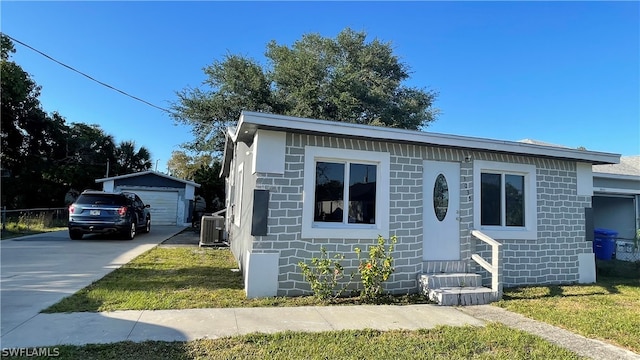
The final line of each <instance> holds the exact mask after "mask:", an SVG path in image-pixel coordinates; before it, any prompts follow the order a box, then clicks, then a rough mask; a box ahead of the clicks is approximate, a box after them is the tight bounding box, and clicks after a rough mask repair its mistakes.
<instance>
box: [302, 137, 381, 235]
mask: <svg viewBox="0 0 640 360" xmlns="http://www.w3.org/2000/svg"><path fill="white" fill-rule="evenodd" d="M389 159H390V156H389V153H383V152H373V151H360V150H344V149H330V148H321V147H315V146H307V147H305V164H304V171H305V176H304V192H303V211H302V213H303V214H302V221H303V224H302V237H303V238H314V237H323V238H348V239H350V238H353V239H357V238H376V237H377V236H378V235H383V236H385V237H388V232H389Z"/></svg>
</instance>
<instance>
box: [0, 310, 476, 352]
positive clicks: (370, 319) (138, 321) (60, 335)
mask: <svg viewBox="0 0 640 360" xmlns="http://www.w3.org/2000/svg"><path fill="white" fill-rule="evenodd" d="M483 324H484V322H483V321H482V320H478V319H476V318H474V317H473V316H470V315H467V314H464V313H463V312H461V311H459V310H458V309H456V308H452V307H441V306H437V305H409V306H390V305H380V306H376V305H361V306H306V307H273V308H229V309H188V310H156V311H150V310H140V311H113V312H103V313H70V314H64V313H57V314H38V315H37V316H36V317H34V318H33V319H31V320H30V321H28V322H27V323H25V324H23V325H22V326H20V327H19V328H17V329H15V330H13V331H12V332H10V333H8V334H6V335H4V336H3V337H2V347H3V348H7V347H12V348H15V347H34V346H55V345H58V344H74V345H83V344H89V343H112V342H117V341H125V340H131V341H144V340H161V341H190V340H195V339H216V338H220V337H225V336H234V335H242V334H249V333H253V332H262V333H275V332H281V331H286V330H292V331H309V332H316V331H331V330H347V329H351V330H355V329H364V328H370V329H379V330H391V329H410V330H415V329H422V328H432V327H434V326H437V325H452V326H464V325H475V326H482V325H483Z"/></svg>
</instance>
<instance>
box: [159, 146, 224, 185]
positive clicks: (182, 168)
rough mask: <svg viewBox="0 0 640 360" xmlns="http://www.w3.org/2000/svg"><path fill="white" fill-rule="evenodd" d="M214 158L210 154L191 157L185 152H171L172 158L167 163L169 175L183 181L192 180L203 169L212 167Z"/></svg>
mask: <svg viewBox="0 0 640 360" xmlns="http://www.w3.org/2000/svg"><path fill="white" fill-rule="evenodd" d="M212 163H213V157H212V156H211V155H210V154H207V153H205V154H202V155H198V156H189V155H187V153H186V152H184V151H173V152H171V158H170V159H169V161H168V162H167V167H168V168H169V174H170V175H171V176H175V177H177V178H181V179H187V180H191V179H193V177H194V175H195V173H196V172H197V171H198V169H200V168H201V167H205V168H206V167H210V166H211V164H212Z"/></svg>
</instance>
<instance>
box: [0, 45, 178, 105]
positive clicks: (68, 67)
mask: <svg viewBox="0 0 640 360" xmlns="http://www.w3.org/2000/svg"><path fill="white" fill-rule="evenodd" d="M0 34H2V35H3V36H6V37H8V38H9V39H11V40H12V41H14V42H16V43H18V44H20V45H22V46H24V47H27V48H29V49H31V50H33V51H35V52H37V53H38V54H40V55H42V56H44V57H46V58H47V59H49V60H51V61H53V62H55V63H58V64H59V65H62V66H64V67H66V68H67V69H69V70H71V71H75V72H77V73H78V74H80V75H82V76H84V77H86V78H88V79H90V80H92V81H95V82H97V83H98V84H100V85H102V86H105V87H107V88H109V89H111V90H115V91H117V92H119V93H121V94H123V95H125V96H128V97H130V98H132V99H135V100H138V101H140V102H143V103H145V104H147V105H149V106H151V107H154V108H156V109H159V110H162V111H164V112H166V113H169V114H172V112H171V111H169V110H167V109H165V108H162V107H160V106H157V105H154V104H152V103H150V102H148V101H146V100H143V99H141V98H139V97H137V96H133V95H131V94H129V93H127V92H125V91H122V90H120V89H118V88H115V87H113V86H111V85H109V84H107V83H104V82H102V81H100V80H97V79H95V78H93V77H91V76H89V75H87V74H85V73H83V72H82V71H80V70H76V69H75V68H73V67H71V66H69V65H67V64H65V63H62V62H60V61H58V60H56V59H54V58H52V57H51V56H49V55H47V54H45V53H43V52H42V51H40V50H38V49H36V48H34V47H32V46H29V45H27V44H25V43H23V42H22V41H20V40H17V39H15V38H13V37H11V36H9V35H7V34H6V33H0Z"/></svg>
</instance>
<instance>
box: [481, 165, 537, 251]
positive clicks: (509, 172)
mask: <svg viewBox="0 0 640 360" xmlns="http://www.w3.org/2000/svg"><path fill="white" fill-rule="evenodd" d="M535 170H536V168H535V166H533V165H524V164H510V163H499V162H491V161H475V162H474V188H475V189H477V190H476V191H474V227H475V228H476V229H479V230H481V231H483V232H485V233H486V234H487V235H489V236H491V237H493V238H495V239H536V238H537V211H536V204H535V199H536V184H535Z"/></svg>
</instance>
